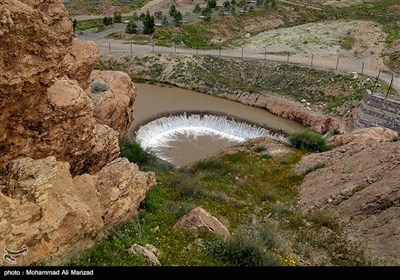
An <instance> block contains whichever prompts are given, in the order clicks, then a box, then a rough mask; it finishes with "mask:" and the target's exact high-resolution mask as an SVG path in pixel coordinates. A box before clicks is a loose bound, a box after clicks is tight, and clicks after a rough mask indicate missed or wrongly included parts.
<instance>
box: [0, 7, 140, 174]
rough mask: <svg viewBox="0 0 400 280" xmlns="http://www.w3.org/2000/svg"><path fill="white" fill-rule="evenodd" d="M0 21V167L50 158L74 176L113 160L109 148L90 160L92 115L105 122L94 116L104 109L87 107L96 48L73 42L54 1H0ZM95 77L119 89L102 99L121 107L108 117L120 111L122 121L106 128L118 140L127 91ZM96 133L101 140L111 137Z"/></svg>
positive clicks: (127, 108)
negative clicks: (18, 160)
mask: <svg viewBox="0 0 400 280" xmlns="http://www.w3.org/2000/svg"><path fill="white" fill-rule="evenodd" d="M0 17H1V20H0V22H1V33H0V34H1V35H0V36H1V37H0V39H1V42H2V44H1V45H0V53H1V55H0V66H1V69H2V71H0V99H1V101H2V102H1V103H0V135H1V137H0V166H2V165H4V164H5V163H6V162H8V161H10V160H13V159H16V158H19V157H23V156H29V157H32V158H43V157H46V156H49V155H53V156H55V157H56V158H57V160H60V161H67V162H69V163H70V166H71V172H72V174H74V175H77V174H82V173H84V172H88V171H90V172H96V171H98V170H100V169H101V168H102V167H103V166H104V165H105V164H107V162H108V161H109V160H112V159H115V158H116V157H117V154H118V153H116V152H115V146H114V147H109V148H106V147H104V148H103V150H113V151H114V152H113V153H111V154H112V155H113V157H110V154H108V156H107V159H101V158H99V157H97V160H91V158H90V157H91V154H92V150H96V149H98V147H96V145H97V144H96V142H97V140H99V135H98V134H96V133H97V132H98V131H99V128H96V122H95V119H94V118H93V114H95V115H96V116H99V115H102V116H104V117H105V118H107V116H108V115H107V113H106V112H104V113H103V112H101V110H102V109H104V107H105V106H104V105H100V106H99V101H98V100H97V99H96V106H95V107H94V106H93V102H92V100H91V97H92V96H91V94H90V90H89V88H90V83H91V73H92V70H93V67H94V65H95V64H96V62H97V60H98V58H99V51H98V47H97V46H96V45H95V44H94V43H93V42H81V41H79V40H76V39H73V33H72V24H71V22H70V20H69V19H68V13H67V11H66V10H65V8H64V7H63V6H62V4H61V3H60V1H50V2H49V1H43V0H39V1H33V0H24V1H10V0H2V5H1V8H0ZM16 35H18V36H16ZM98 75H101V77H102V79H103V80H107V81H110V82H112V81H115V82H121V81H123V82H124V83H123V86H120V87H118V86H116V84H115V83H112V84H111V85H110V89H112V96H111V97H110V98H116V99H118V100H124V102H119V103H118V104H116V103H113V104H112V105H123V106H124V107H123V109H116V111H117V112H118V111H119V110H124V114H120V115H119V116H118V117H119V118H120V119H118V120H116V119H112V120H111V121H109V122H108V124H111V123H112V122H114V121H117V123H118V125H116V126H112V127H116V128H118V129H117V131H118V132H120V133H125V131H124V129H126V127H128V126H129V125H130V123H131V122H132V119H133V116H132V104H133V101H134V97H135V87H134V85H133V83H132V82H131V81H130V80H129V79H127V77H125V76H124V77H123V78H121V76H123V75H122V74H113V73H112V72H108V73H107V74H98ZM107 75H111V78H107ZM126 89H129V90H128V93H125V90H126ZM125 99H129V100H128V101H126V102H125ZM94 109H95V111H96V113H94ZM114 109H115V108H114ZM107 110H109V109H107ZM105 123H107V121H105V120H101V121H100V122H99V124H105ZM114 123H115V122H114ZM102 132H103V133H102V134H101V135H103V136H104V137H105V138H106V139H108V138H111V137H115V136H116V134H115V133H113V132H111V131H109V132H110V133H109V134H107V135H106V134H105V132H106V131H105V130H104V129H103V130H102ZM94 140H96V141H94ZM102 142H103V143H105V142H107V141H102ZM108 142H110V143H112V145H114V143H113V141H108ZM114 142H115V141H114ZM99 159H100V160H99ZM89 163H90V165H89Z"/></svg>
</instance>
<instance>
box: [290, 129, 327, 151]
mask: <svg viewBox="0 0 400 280" xmlns="http://www.w3.org/2000/svg"><path fill="white" fill-rule="evenodd" d="M289 141H290V143H292V145H293V146H295V147H296V148H298V149H301V150H304V151H309V152H323V151H327V150H328V146H327V145H326V139H325V138H323V137H322V136H321V135H319V134H318V133H316V132H314V131H311V130H310V129H306V130H305V131H303V132H298V133H293V134H292V135H290V136H289Z"/></svg>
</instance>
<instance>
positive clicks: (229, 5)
mask: <svg viewBox="0 0 400 280" xmlns="http://www.w3.org/2000/svg"><path fill="white" fill-rule="evenodd" d="M230 8H231V3H230V2H229V1H228V0H226V1H225V2H224V9H225V10H226V11H229V9H230Z"/></svg>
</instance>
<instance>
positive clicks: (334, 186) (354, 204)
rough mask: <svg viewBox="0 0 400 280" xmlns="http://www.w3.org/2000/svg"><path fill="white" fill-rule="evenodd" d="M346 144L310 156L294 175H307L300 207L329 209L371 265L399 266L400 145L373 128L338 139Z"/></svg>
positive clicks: (383, 132) (385, 131) (383, 130)
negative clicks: (316, 167) (305, 172)
mask: <svg viewBox="0 0 400 280" xmlns="http://www.w3.org/2000/svg"><path fill="white" fill-rule="evenodd" d="M339 136H340V137H341V139H342V140H340V142H341V143H342V145H343V146H341V147H340V148H337V149H333V150H330V151H328V152H324V153H318V154H312V155H307V156H305V157H303V158H302V160H301V161H300V163H299V164H298V165H297V166H296V168H295V171H299V170H307V168H310V167H311V166H313V165H315V164H318V163H321V162H323V163H324V167H322V168H319V169H316V170H315V171H313V172H310V173H308V174H307V175H306V176H305V178H304V181H303V183H302V184H301V186H300V201H299V203H300V205H301V206H302V207H303V208H304V209H306V210H309V211H312V210H314V209H318V210H322V211H329V212H331V213H333V215H335V216H336V217H337V219H338V220H339V221H340V222H341V224H342V226H343V229H344V231H345V233H346V234H347V236H348V238H349V239H351V240H356V241H357V242H358V243H359V246H361V247H362V248H363V249H364V250H365V255H366V256H367V259H368V260H370V261H374V262H376V264H382V265H399V264H400V261H399V258H398V256H399V254H400V235H399V228H400V211H399V210H398V209H399V207H398V206H399V201H400V185H399V183H398V182H399V181H400V172H399V168H400V142H398V141H397V142H395V141H391V140H390V139H391V137H392V136H393V134H392V132H391V131H388V130H386V129H384V128H368V129H362V130H358V131H354V132H353V133H351V134H344V135H338V137H339Z"/></svg>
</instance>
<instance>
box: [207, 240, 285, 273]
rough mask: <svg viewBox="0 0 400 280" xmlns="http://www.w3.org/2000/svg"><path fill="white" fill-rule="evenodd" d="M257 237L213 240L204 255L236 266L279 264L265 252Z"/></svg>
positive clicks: (261, 242)
mask: <svg viewBox="0 0 400 280" xmlns="http://www.w3.org/2000/svg"><path fill="white" fill-rule="evenodd" d="M263 243H264V242H263V241H262V240H261V238H260V237H259V235H254V234H247V235H246V234H245V235H239V236H236V237H233V238H230V239H228V240H226V241H224V240H223V239H214V240H212V241H211V242H209V243H208V244H207V246H206V253H207V254H209V255H212V256H215V257H217V258H220V259H222V260H224V261H226V262H228V263H230V264H232V265H238V266H272V265H280V264H281V263H280V262H279V260H278V259H277V258H275V257H274V255H272V254H271V253H270V252H268V251H266V250H265V247H264V244H263Z"/></svg>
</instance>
